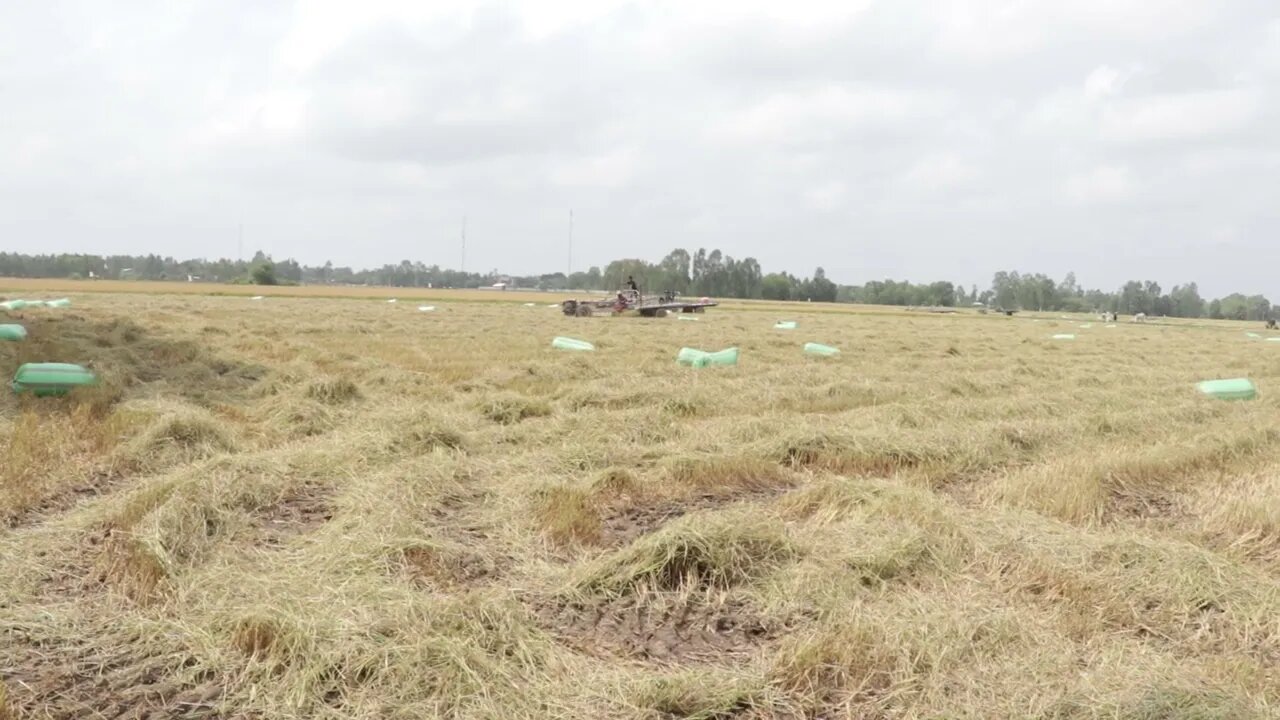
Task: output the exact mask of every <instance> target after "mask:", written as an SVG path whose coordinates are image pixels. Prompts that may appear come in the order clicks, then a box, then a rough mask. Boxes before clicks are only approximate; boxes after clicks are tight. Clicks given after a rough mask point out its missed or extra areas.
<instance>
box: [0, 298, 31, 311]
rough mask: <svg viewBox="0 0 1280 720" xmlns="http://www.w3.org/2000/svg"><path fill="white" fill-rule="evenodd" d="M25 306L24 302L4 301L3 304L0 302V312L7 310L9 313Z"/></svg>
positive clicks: (25, 302)
mask: <svg viewBox="0 0 1280 720" xmlns="http://www.w3.org/2000/svg"><path fill="white" fill-rule="evenodd" d="M26 306H27V301H26V300H5V301H4V302H0V310H8V311H9V312H13V311H14V310H21V309H23V308H25V307H26Z"/></svg>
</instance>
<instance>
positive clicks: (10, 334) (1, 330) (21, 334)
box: [0, 325, 27, 340]
mask: <svg viewBox="0 0 1280 720" xmlns="http://www.w3.org/2000/svg"><path fill="white" fill-rule="evenodd" d="M26 339H27V329H26V328H24V327H22V326H21V325H0V340H26Z"/></svg>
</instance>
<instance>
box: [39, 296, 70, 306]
mask: <svg viewBox="0 0 1280 720" xmlns="http://www.w3.org/2000/svg"><path fill="white" fill-rule="evenodd" d="M44 306H45V307H51V308H65V307H71V300H70V299H68V298H58V299H57V300H45V301H44Z"/></svg>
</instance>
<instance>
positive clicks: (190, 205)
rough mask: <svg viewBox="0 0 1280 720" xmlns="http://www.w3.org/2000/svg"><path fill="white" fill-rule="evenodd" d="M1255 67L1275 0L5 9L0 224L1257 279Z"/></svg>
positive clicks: (872, 266) (294, 245)
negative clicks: (462, 233)
mask: <svg viewBox="0 0 1280 720" xmlns="http://www.w3.org/2000/svg"><path fill="white" fill-rule="evenodd" d="M535 8H536V9H535ZM1277 83H1280V3H1277V2H1275V0H1071V1H1070V2H1065V1H1063V0H1043V1H1039V0H1036V1H1033V0H1024V1H1021V2H1019V1H1016V0H843V1H840V2H810V1H809V0H726V1H716V2H689V1H679V0H676V1H672V2H614V1H613V0H583V1H581V2H579V1H576V0H573V1H570V0H554V1H549V2H523V3H515V2H512V3H486V2H440V1H436V2H422V1H420V0H405V1H403V2H402V1H398V0H315V1H312V0H299V1H298V2H294V3H284V2H278V3H270V2H260V1H257V0H252V1H251V0H189V1H182V0H165V1H163V2H160V1H157V2H136V1H132V0H114V1H113V2H101V1H100V0H83V1H81V2H63V1H61V0H46V1H44V2H38V3H37V2H29V3H19V2H13V3H9V4H8V6H7V7H6V8H5V10H4V13H3V19H2V21H0V247H3V248H4V249H9V250H20V251H25V252H58V251H71V252H94V253H113V252H119V253H145V252H159V253H163V254H170V255H175V256H179V257H188V256H235V254H236V252H237V246H236V237H237V226H238V225H239V224H240V223H243V224H244V235H245V254H246V256H247V255H248V254H250V253H251V252H252V251H253V250H255V249H258V248H261V249H264V250H266V251H267V252H269V253H271V254H272V255H274V256H275V257H277V258H284V257H289V256H292V257H296V258H298V259H299V260H301V261H304V262H309V263H319V262H323V261H324V260H326V259H331V260H333V261H334V263H335V264H338V265H354V266H370V265H380V264H382V263H385V262H397V261H399V260H401V259H405V258H408V259H413V260H422V261H424V262H427V263H428V264H433V263H435V264H440V265H444V266H452V267H456V266H458V265H459V263H460V261H461V258H460V248H459V230H460V225H461V222H462V218H463V216H464V215H466V216H467V217H468V218H469V220H468V249H467V267H468V269H472V270H489V269H492V268H500V269H502V270H504V271H506V272H511V273H517V274H525V273H536V272H554V271H558V270H564V269H565V268H566V266H567V264H568V262H569V258H568V256H567V255H568V252H567V239H568V234H569V210H570V209H571V208H572V209H573V212H574V218H575V227H574V251H573V266H574V268H575V269H585V267H586V266H588V265H591V264H604V263H606V262H608V261H609V260H611V259H616V258H619V257H645V258H647V259H651V260H657V259H658V258H660V257H661V256H662V255H664V254H665V253H666V252H667V251H668V250H670V249H671V248H673V247H677V246H680V247H686V248H689V249H690V250H693V249H696V248H697V247H699V246H705V247H707V248H715V247H718V248H721V249H722V250H723V251H724V252H726V253H728V254H730V255H733V256H735V257H743V256H754V257H756V258H757V259H758V260H759V261H760V263H761V265H762V266H763V267H764V269H765V271H766V272H768V271H774V270H781V269H785V270H788V271H791V272H794V273H797V274H800V273H803V274H806V275H807V274H809V273H811V272H812V270H813V268H814V267H815V266H817V265H822V266H824V267H825V268H826V270H827V273H828V275H829V276H830V277H832V278H833V279H835V280H837V281H839V282H842V283H861V282H864V281H866V280H871V279H881V278H884V277H894V278H908V279H911V280H915V281H931V280H939V279H945V280H952V281H962V282H964V283H966V284H968V283H977V284H978V285H979V286H981V287H985V286H986V285H987V283H988V282H989V280H990V277H991V274H992V273H993V272H994V271H995V270H998V269H1021V270H1024V271H1040V272H1046V273H1049V274H1051V275H1053V276H1054V277H1056V278H1061V276H1062V275H1063V274H1065V273H1066V272H1067V271H1068V270H1074V271H1075V272H1076V273H1077V275H1078V276H1079V278H1080V281H1081V282H1082V283H1084V284H1085V285H1087V286H1100V287H1103V288H1112V287H1114V286H1117V285H1119V284H1120V283H1121V282H1123V281H1124V280H1126V279H1129V278H1143V279H1154V280H1158V281H1160V282H1161V283H1162V284H1163V285H1164V286H1165V288H1166V289H1167V288H1168V287H1170V286H1171V285H1172V284H1174V283H1178V282H1186V281H1190V280H1198V281H1199V282H1200V284H1201V289H1202V291H1204V292H1206V293H1211V294H1224V293H1227V292H1231V291H1234V290H1241V291H1247V292H1264V293H1270V294H1271V295H1272V297H1273V299H1274V298H1276V297H1277V296H1280V242H1277V240H1278V238H1277V231H1280V126H1278V125H1277V121H1278V120H1280V98H1278V97H1277V88H1280V85H1278V84H1277Z"/></svg>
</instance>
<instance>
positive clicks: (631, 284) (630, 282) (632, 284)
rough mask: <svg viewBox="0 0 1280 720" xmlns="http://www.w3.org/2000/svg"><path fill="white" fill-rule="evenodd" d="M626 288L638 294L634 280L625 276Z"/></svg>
mask: <svg viewBox="0 0 1280 720" xmlns="http://www.w3.org/2000/svg"><path fill="white" fill-rule="evenodd" d="M627 287H629V288H631V289H632V290H635V291H636V292H640V288H639V287H637V286H636V279H635V278H633V277H631V276H630V275H628V276H627Z"/></svg>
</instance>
